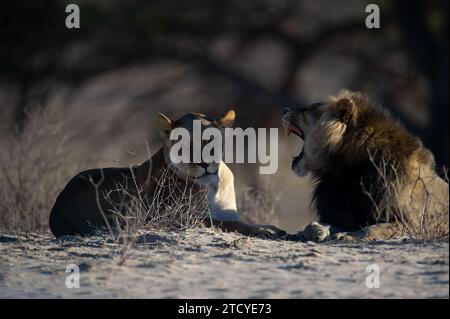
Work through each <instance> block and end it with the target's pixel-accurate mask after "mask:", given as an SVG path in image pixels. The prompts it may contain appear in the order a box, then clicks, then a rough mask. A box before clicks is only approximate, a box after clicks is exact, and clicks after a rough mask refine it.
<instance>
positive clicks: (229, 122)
mask: <svg viewBox="0 0 450 319" xmlns="http://www.w3.org/2000/svg"><path fill="white" fill-rule="evenodd" d="M235 118H236V113H235V112H234V111H233V110H230V111H228V112H227V113H225V114H224V115H223V116H222V117H220V118H219V119H218V120H217V124H219V125H220V126H222V127H232V126H233V123H234V120H235Z"/></svg>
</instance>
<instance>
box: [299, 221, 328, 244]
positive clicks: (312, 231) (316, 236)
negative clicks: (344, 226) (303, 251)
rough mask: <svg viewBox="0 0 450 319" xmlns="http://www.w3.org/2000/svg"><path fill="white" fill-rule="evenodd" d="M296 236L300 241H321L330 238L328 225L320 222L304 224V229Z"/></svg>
mask: <svg viewBox="0 0 450 319" xmlns="http://www.w3.org/2000/svg"><path fill="white" fill-rule="evenodd" d="M296 236H297V238H298V239H299V240H302V241H313V242H315V243H321V242H324V241H326V240H328V239H329V238H330V226H329V225H325V224H320V223H318V222H312V223H311V224H309V225H308V226H306V227H305V229H304V230H302V231H299V232H298V233H297V235H296Z"/></svg>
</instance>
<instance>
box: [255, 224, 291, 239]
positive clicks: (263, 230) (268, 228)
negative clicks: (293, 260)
mask: <svg viewBox="0 0 450 319" xmlns="http://www.w3.org/2000/svg"><path fill="white" fill-rule="evenodd" d="M251 236H253V237H258V238H262V239H284V237H286V236H287V233H286V232H285V231H284V230H281V229H279V228H277V227H275V226H272V225H255V226H254V227H253V228H252V234H251Z"/></svg>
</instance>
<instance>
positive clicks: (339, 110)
mask: <svg viewBox="0 0 450 319" xmlns="http://www.w3.org/2000/svg"><path fill="white" fill-rule="evenodd" d="M330 108H331V113H332V114H333V115H334V116H336V117H337V118H338V119H340V120H341V121H342V122H344V123H349V122H351V121H354V120H355V118H356V112H357V110H356V105H355V102H353V101H352V100H351V99H348V98H342V99H340V100H338V101H336V102H334V103H333V104H332V105H331V107H330Z"/></svg>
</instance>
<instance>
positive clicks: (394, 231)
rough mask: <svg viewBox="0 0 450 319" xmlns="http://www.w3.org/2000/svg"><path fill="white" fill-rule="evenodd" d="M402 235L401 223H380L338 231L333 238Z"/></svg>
mask: <svg viewBox="0 0 450 319" xmlns="http://www.w3.org/2000/svg"><path fill="white" fill-rule="evenodd" d="M401 235H402V228H401V226H400V225H399V224H397V223H380V224H375V225H370V226H367V227H364V228H363V229H361V230H357V231H353V232H338V233H336V234H334V235H333V236H332V238H331V239H333V240H342V241H374V240H386V239H392V238H395V237H399V236H401Z"/></svg>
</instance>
